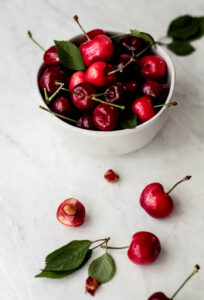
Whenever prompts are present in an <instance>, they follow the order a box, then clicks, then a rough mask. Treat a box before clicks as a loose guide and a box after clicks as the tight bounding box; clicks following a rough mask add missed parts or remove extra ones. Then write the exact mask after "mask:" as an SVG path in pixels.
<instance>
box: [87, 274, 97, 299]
mask: <svg viewBox="0 0 204 300" xmlns="http://www.w3.org/2000/svg"><path fill="white" fill-rule="evenodd" d="M98 287H99V282H98V280H97V279H96V278H93V277H91V276H89V277H88V278H87V279H86V285H85V288H86V292H87V293H89V294H90V295H91V296H94V295H95V292H96V290H97V289H98Z"/></svg>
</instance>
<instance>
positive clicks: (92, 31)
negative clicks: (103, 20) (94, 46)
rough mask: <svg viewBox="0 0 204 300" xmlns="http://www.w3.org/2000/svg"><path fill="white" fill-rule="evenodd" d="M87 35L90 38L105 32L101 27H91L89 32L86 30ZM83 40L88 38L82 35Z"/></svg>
mask: <svg viewBox="0 0 204 300" xmlns="http://www.w3.org/2000/svg"><path fill="white" fill-rule="evenodd" d="M87 35H88V37H89V38H90V39H91V40H92V39H93V38H95V36H97V35H105V32H104V31H103V30H102V29H93V30H91V31H89V32H87ZM84 41H85V42H87V41H88V39H87V37H86V36H84Z"/></svg>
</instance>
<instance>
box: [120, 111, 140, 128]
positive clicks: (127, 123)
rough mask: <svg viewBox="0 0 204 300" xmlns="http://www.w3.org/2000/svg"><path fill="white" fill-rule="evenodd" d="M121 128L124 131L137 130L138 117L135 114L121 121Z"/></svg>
mask: <svg viewBox="0 0 204 300" xmlns="http://www.w3.org/2000/svg"><path fill="white" fill-rule="evenodd" d="M120 126H121V127H122V128H124V129H128V128H135V127H136V126H137V116H136V115H135V114H129V115H127V116H125V118H124V119H122V120H121V121H120Z"/></svg>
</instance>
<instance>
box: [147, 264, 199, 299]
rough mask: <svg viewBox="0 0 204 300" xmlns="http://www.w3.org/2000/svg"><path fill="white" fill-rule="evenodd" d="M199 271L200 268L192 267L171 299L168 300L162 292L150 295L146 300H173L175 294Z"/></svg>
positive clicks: (197, 266)
mask: <svg viewBox="0 0 204 300" xmlns="http://www.w3.org/2000/svg"><path fill="white" fill-rule="evenodd" d="M199 270H200V266H199V265H196V266H195V267H194V270H193V272H192V273H191V274H190V275H189V276H188V277H187V278H186V279H185V280H184V282H183V283H182V284H181V285H180V287H179V288H178V289H177V290H176V292H175V293H174V294H173V296H172V297H171V298H168V297H167V296H166V295H165V294H164V293H162V292H156V293H154V294H153V295H151V296H150V297H149V298H148V300H173V299H174V298H175V297H176V296H177V294H178V293H179V292H180V291H181V290H182V288H183V287H184V286H185V285H186V283H187V282H188V281H189V280H190V279H191V278H192V277H193V276H194V275H195V274H196V273H198V271H199Z"/></svg>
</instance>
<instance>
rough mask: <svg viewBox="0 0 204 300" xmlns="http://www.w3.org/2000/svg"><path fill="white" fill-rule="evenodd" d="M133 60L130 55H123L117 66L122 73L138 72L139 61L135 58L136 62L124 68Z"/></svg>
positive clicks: (119, 58)
mask: <svg viewBox="0 0 204 300" xmlns="http://www.w3.org/2000/svg"><path fill="white" fill-rule="evenodd" d="M130 59H131V56H130V55H129V54H121V55H120V56H119V57H118V62H117V64H116V68H117V69H120V73H125V74H126V73H130V72H134V71H137V70H138V68H139V64H138V62H139V60H138V59H137V58H135V60H134V61H132V62H131V63H130V64H129V65H128V66H127V67H125V68H124V66H125V65H126V64H127V63H128V61H129V60H130Z"/></svg>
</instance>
